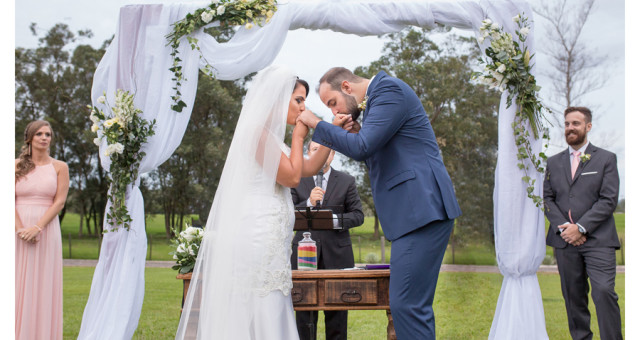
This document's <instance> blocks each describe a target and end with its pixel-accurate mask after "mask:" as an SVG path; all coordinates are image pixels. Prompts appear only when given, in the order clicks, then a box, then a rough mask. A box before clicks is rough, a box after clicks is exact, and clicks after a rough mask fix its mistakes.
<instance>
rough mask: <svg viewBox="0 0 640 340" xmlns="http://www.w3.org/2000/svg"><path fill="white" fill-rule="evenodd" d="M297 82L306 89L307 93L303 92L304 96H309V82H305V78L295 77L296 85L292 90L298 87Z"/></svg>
mask: <svg viewBox="0 0 640 340" xmlns="http://www.w3.org/2000/svg"><path fill="white" fill-rule="evenodd" d="M298 84H300V85H302V86H304V89H305V90H306V91H307V93H306V94H305V97H306V96H309V83H307V82H306V81H305V80H303V79H300V78H298V77H296V86H294V87H293V90H294V91H295V90H296V87H298Z"/></svg>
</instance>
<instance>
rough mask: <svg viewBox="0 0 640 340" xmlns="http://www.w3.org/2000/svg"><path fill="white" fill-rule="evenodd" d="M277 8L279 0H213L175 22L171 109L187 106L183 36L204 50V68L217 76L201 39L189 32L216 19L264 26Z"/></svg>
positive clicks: (171, 40) (170, 39) (170, 38)
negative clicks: (182, 91) (183, 88)
mask: <svg viewBox="0 0 640 340" xmlns="http://www.w3.org/2000/svg"><path fill="white" fill-rule="evenodd" d="M276 10H277V6H276V0H236V1H234V0H212V1H211V3H210V4H209V5H208V6H207V7H204V8H200V9H198V10H196V11H195V12H193V13H189V14H187V16H186V17H185V18H184V19H182V20H179V21H176V22H175V23H174V24H173V31H172V32H171V33H169V34H168V35H167V40H168V45H170V46H171V56H172V57H173V65H172V67H171V68H170V69H169V70H170V71H171V72H173V78H172V80H173V81H175V83H176V86H175V87H174V90H175V91H176V92H175V94H174V95H173V96H172V97H171V99H173V102H174V105H172V106H171V109H173V110H174V111H176V112H181V111H182V109H183V108H184V107H186V106H187V104H185V103H184V101H182V99H181V94H180V86H181V82H182V81H183V80H185V78H184V76H183V74H182V66H181V65H180V62H181V61H182V60H181V59H180V57H179V55H178V54H179V52H178V48H179V47H180V41H181V40H182V38H183V37H186V39H187V41H188V42H189V44H190V45H191V49H192V50H198V52H200V58H201V59H204V61H205V65H206V66H205V68H204V72H205V73H207V74H208V75H209V76H211V77H213V67H212V66H211V64H210V63H209V62H208V61H207V60H206V58H204V56H203V55H202V52H201V50H200V47H199V46H198V39H196V38H193V37H190V36H189V35H190V34H192V33H193V32H195V31H196V30H198V29H200V28H202V27H204V26H206V25H208V24H210V23H211V22H213V21H219V22H220V25H221V26H224V25H228V26H235V25H244V26H245V28H246V29H251V28H252V27H253V26H254V25H258V26H262V25H263V24H264V23H268V22H269V21H270V20H271V18H272V17H273V14H274V13H275V12H276Z"/></svg>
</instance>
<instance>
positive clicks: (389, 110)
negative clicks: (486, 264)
mask: <svg viewBox="0 0 640 340" xmlns="http://www.w3.org/2000/svg"><path fill="white" fill-rule="evenodd" d="M318 94H319V95H320V99H321V100H322V102H323V103H324V104H325V105H326V106H327V107H329V108H330V109H331V111H332V112H333V114H334V115H335V116H336V119H337V120H339V121H341V122H342V124H343V125H342V129H341V128H340V127H338V126H334V125H332V124H330V123H327V122H324V121H321V120H320V119H319V118H318V117H316V116H315V115H314V114H311V113H310V112H303V113H302V114H301V115H300V117H299V118H298V119H300V120H302V122H304V123H305V124H306V125H307V126H309V127H311V128H315V133H314V135H313V141H314V142H317V143H320V144H322V145H324V146H327V147H329V148H332V149H334V150H336V151H338V152H340V153H342V154H344V155H346V156H349V157H351V158H353V159H355V160H358V161H365V163H366V165H367V168H368V169H369V178H370V179H371V190H372V192H373V199H374V203H375V205H376V209H377V211H378V214H379V218H380V222H381V224H382V230H383V231H384V234H385V237H386V238H387V239H388V240H390V241H391V242H392V252H391V282H390V286H389V298H390V307H391V315H392V316H393V323H394V326H395V329H396V335H397V337H398V339H399V340H405V339H407V340H409V339H435V334H436V332H435V317H434V315H433V308H432V304H433V297H434V294H435V291H436V283H437V281H438V273H439V271H440V265H441V263H442V258H443V256H444V252H445V250H446V248H447V243H448V241H449V236H450V234H451V231H452V229H453V222H454V219H455V218H456V217H458V216H460V214H461V212H460V207H459V206H458V202H457V200H456V196H455V193H454V189H453V184H452V183H451V179H450V178H449V174H448V173H447V170H446V168H445V166H444V163H443V162H442V158H441V157H440V150H439V148H438V144H437V143H436V137H435V135H434V133H433V129H432V128H431V124H430V123H429V117H427V114H426V112H425V111H424V108H423V107H422V103H421V102H420V99H419V98H418V96H417V95H416V94H415V92H414V91H413V90H412V89H411V88H410V87H409V86H408V85H407V84H406V83H404V82H403V81H401V80H400V79H397V78H394V77H391V76H389V75H387V74H386V73H385V72H380V73H378V74H377V75H376V76H375V77H373V78H372V79H365V78H361V77H359V76H356V75H354V74H353V73H352V72H351V71H349V70H348V69H346V68H343V67H335V68H332V69H330V70H329V71H327V73H325V75H324V76H323V77H322V79H320V85H319V87H318ZM358 103H360V104H358ZM360 111H362V112H363V116H362V126H360V124H358V123H357V122H356V119H357V118H358V116H359V114H360ZM345 130H347V131H345ZM349 132H353V133H349Z"/></svg>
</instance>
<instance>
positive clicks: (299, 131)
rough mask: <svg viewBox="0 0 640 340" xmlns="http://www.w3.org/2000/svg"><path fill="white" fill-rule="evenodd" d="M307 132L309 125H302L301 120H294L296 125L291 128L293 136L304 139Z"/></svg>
mask: <svg viewBox="0 0 640 340" xmlns="http://www.w3.org/2000/svg"><path fill="white" fill-rule="evenodd" d="M308 134H309V127H308V126H306V125H304V123H303V122H302V121H301V120H299V119H298V120H297V121H296V126H295V127H294V128H293V137H298V138H301V139H304V137H306V136H307V135H308Z"/></svg>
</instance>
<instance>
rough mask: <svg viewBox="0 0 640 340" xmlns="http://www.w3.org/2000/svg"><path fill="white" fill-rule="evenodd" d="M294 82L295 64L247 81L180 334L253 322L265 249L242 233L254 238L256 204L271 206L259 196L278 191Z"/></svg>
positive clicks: (206, 334)
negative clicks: (289, 67)
mask: <svg viewBox="0 0 640 340" xmlns="http://www.w3.org/2000/svg"><path fill="white" fill-rule="evenodd" d="M295 83H296V76H295V74H294V73H293V72H292V71H291V70H290V69H288V68H286V67H284V66H269V67H267V68H265V69H264V70H262V71H260V72H259V73H258V74H257V75H256V77H255V78H254V80H253V81H252V83H251V84H250V86H249V90H248V92H247V94H246V97H245V100H244V103H243V107H242V111H241V113H240V117H239V119H238V124H237V126H236V130H235V133H234V136H233V140H232V142H231V146H230V148H229V153H228V155H227V160H226V163H225V165H224V169H223V171H222V177H221V178H220V183H219V185H218V190H217V191H216V195H215V198H214V201H213V205H212V207H211V212H210V214H209V219H208V221H207V224H206V227H205V234H204V239H203V242H202V245H201V247H200V251H199V253H198V258H197V260H196V265H195V268H194V271H193V275H192V279H191V284H190V287H189V292H188V294H187V297H186V299H185V301H184V308H183V311H182V316H181V318H180V324H179V326H178V331H177V334H176V339H190V338H196V336H197V338H199V339H207V338H216V339H218V338H219V339H231V338H237V337H236V336H234V335H237V333H233V332H235V331H234V330H233V329H235V330H238V331H239V332H243V330H242V329H249V328H251V327H252V326H253V325H252V324H253V323H255V322H256V320H253V318H252V317H251V316H252V314H253V313H254V311H255V309H254V307H255V306H253V305H252V299H253V297H254V296H255V295H256V294H258V292H259V291H260V289H261V288H263V287H262V286H263V285H264V280H260V279H259V278H257V277H256V275H257V273H259V272H260V270H261V268H260V266H261V260H260V259H261V257H262V256H264V254H261V252H262V251H261V250H259V249H256V247H253V246H252V245H251V243H250V242H247V243H246V244H244V243H243V239H245V238H246V239H247V240H248V239H249V238H251V233H252V226H255V225H259V224H260V223H261V221H259V219H261V218H262V216H261V214H260V213H256V211H259V210H261V209H262V210H264V209H267V208H268V207H267V206H261V203H260V202H261V199H260V198H261V197H267V198H268V197H273V196H274V194H276V192H275V191H277V190H281V189H282V187H279V186H278V185H277V184H276V174H277V171H278V165H279V162H280V156H281V152H282V151H283V150H286V147H285V146H284V142H283V141H284V135H285V129H286V119H287V112H288V105H289V101H290V100H291V94H292V92H293V89H294V86H295ZM267 200H268V199H267ZM264 203H265V204H268V202H266V201H265V202H264ZM289 213H290V214H292V212H289ZM289 249H290V245H289ZM288 280H289V281H290V274H289V278H288ZM289 289H290V288H289ZM285 294H286V295H288V294H289V292H286V293H285ZM291 317H293V316H291ZM196 331H197V334H196ZM230 332H232V333H230Z"/></svg>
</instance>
